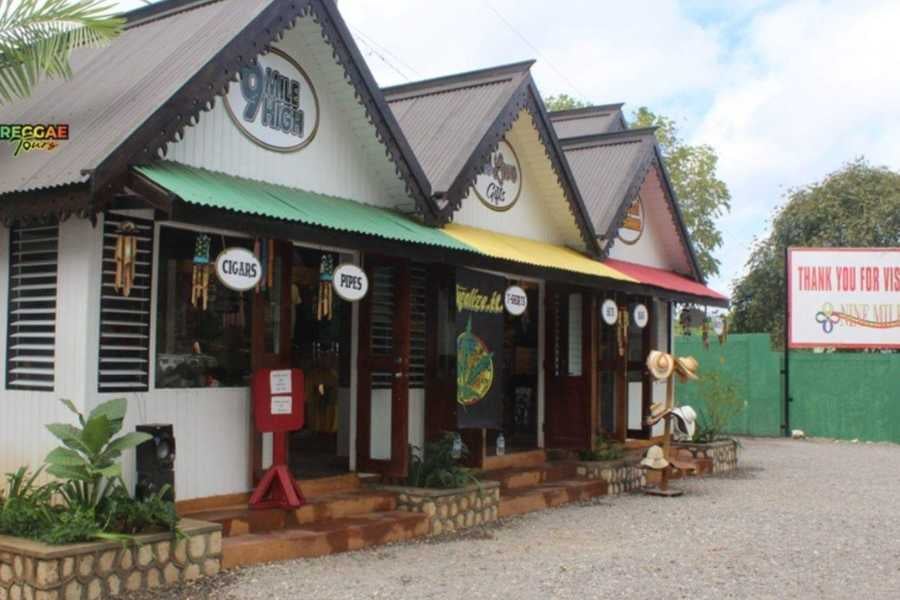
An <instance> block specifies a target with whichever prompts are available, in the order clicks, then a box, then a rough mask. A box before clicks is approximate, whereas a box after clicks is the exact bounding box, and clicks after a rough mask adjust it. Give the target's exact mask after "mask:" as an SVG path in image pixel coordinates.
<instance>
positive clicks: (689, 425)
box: [672, 406, 697, 440]
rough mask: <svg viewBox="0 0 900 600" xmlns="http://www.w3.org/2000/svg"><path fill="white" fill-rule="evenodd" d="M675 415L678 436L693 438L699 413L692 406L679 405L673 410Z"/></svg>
mask: <svg viewBox="0 0 900 600" xmlns="http://www.w3.org/2000/svg"><path fill="white" fill-rule="evenodd" d="M672 416H673V417H675V432H676V434H679V436H678V437H683V438H684V439H688V440H691V439H693V438H694V431H695V430H696V428H697V413H696V412H695V411H694V409H693V408H691V407H690V406H679V407H678V408H676V409H674V410H673V411H672Z"/></svg>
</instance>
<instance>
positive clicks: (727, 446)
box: [672, 440, 738, 475]
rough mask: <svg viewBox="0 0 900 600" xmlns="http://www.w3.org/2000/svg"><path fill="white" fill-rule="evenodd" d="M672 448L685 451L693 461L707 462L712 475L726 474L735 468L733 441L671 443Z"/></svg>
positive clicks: (734, 444)
mask: <svg viewBox="0 0 900 600" xmlns="http://www.w3.org/2000/svg"><path fill="white" fill-rule="evenodd" d="M672 447H673V448H678V449H681V450H687V451H688V452H690V453H691V456H693V457H694V459H706V460H708V461H709V463H710V465H711V467H710V470H711V472H712V474H713V475H718V474H719V473H727V472H729V471H733V470H735V469H736V468H737V461H738V459H737V442H735V441H734V440H718V441H715V442H710V443H708V444H697V443H695V442H673V443H672Z"/></svg>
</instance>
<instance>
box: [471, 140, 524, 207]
mask: <svg viewBox="0 0 900 600" xmlns="http://www.w3.org/2000/svg"><path fill="white" fill-rule="evenodd" d="M521 193H522V168H521V167H520V166H519V157H517V156H516V153H515V151H513V149H512V146H510V145H509V144H508V143H507V142H506V140H501V141H500V144H499V145H498V146H497V149H496V150H495V151H494V152H493V153H492V154H491V160H490V161H489V162H488V164H486V165H485V166H484V169H483V170H482V171H481V173H480V174H479V175H478V177H477V178H476V179H475V195H476V196H478V198H479V200H481V202H482V203H483V204H484V205H485V206H487V207H488V208H490V209H491V210H497V211H505V210H509V209H510V208H512V207H513V205H514V204H515V203H516V201H517V200H518V199H519V194H521Z"/></svg>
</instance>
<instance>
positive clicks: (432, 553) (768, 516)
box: [141, 439, 900, 600]
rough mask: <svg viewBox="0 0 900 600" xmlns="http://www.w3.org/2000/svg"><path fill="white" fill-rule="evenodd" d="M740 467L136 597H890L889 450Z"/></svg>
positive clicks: (772, 456) (896, 587)
mask: <svg viewBox="0 0 900 600" xmlns="http://www.w3.org/2000/svg"><path fill="white" fill-rule="evenodd" d="M742 443H743V450H742V451H741V454H740V465H741V468H740V469H739V470H738V471H737V472H735V473H733V474H731V475H725V476H720V477H713V478H708V479H694V480H689V481H678V482H675V486H677V487H680V488H682V489H684V490H685V492H686V493H685V495H684V496H683V497H681V498H674V499H667V498H653V497H648V496H643V495H631V496H625V497H620V498H614V499H608V498H604V499H598V500H596V501H594V502H592V503H589V504H583V505H571V506H568V507H564V508H560V509H556V510H549V511H544V512H539V513H532V514H530V515H526V516H523V517H518V518H513V519H509V520H506V521H503V522H501V523H499V524H497V525H495V526H491V527H488V528H484V529H479V530H475V531H471V532H469V533H467V534H464V535H462V536H456V537H452V538H443V539H436V540H428V541H424V542H423V541H417V542H410V543H404V544H398V545H392V546H382V547H380V548H376V549H372V550H368V551H361V552H355V553H349V554H338V555H333V556H328V557H324V558H319V559H312V560H298V561H292V562H285V563H279V564H273V565H267V566H260V567H251V568H247V569H242V570H239V571H233V572H229V573H225V574H223V575H222V576H220V577H218V578H216V579H213V580H210V581H207V582H205V583H200V584H195V585H193V586H187V587H183V588H180V589H178V590H176V591H175V592H173V591H172V590H171V589H170V590H168V591H165V592H160V593H159V595H156V596H152V595H151V596H141V598H175V597H179V598H220V599H242V600H243V599H255V598H259V599H265V600H276V599H279V598H311V599H315V600H328V599H337V598H348V599H349V598H354V599H355V598H413V599H417V600H418V599H425V598H465V599H467V600H468V599H477V598H512V599H515V600H521V599H525V598H560V599H562V598H578V599H583V598H653V599H658V598H691V599H694V598H753V599H761V598H900V510H898V508H900V446H898V445H892V444H851V443H846V442H831V441H791V440H769V439H759V440H757V439H745V440H742Z"/></svg>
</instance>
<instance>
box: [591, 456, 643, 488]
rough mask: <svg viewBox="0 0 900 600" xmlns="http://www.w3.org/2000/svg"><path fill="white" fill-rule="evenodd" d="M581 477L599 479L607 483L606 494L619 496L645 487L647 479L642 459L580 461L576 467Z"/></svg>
mask: <svg viewBox="0 0 900 600" xmlns="http://www.w3.org/2000/svg"><path fill="white" fill-rule="evenodd" d="M575 474H576V475H577V476H578V478H579V479H599V480H601V481H603V482H604V483H606V495H607V496H618V495H619V494H624V493H627V492H630V491H633V490H639V489H641V488H643V487H644V486H645V485H646V483H647V480H646V478H645V474H644V469H642V468H641V465H640V459H638V458H636V459H627V458H622V459H619V460H606V461H579V462H578V463H577V466H576V467H575Z"/></svg>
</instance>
